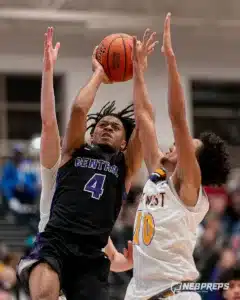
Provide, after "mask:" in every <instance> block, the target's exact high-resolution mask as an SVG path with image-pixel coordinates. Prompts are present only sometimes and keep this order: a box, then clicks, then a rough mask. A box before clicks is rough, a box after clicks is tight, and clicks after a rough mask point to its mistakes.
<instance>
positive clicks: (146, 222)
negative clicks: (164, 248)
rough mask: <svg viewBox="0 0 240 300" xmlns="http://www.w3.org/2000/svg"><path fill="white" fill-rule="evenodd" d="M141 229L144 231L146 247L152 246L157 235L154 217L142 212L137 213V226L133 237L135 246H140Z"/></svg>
mask: <svg viewBox="0 0 240 300" xmlns="http://www.w3.org/2000/svg"><path fill="white" fill-rule="evenodd" d="M140 229H142V240H143V243H144V245H146V246H148V245H150V243H151V241H152V239H153V237H154V234H155V224H154V220H153V216H152V215H151V214H150V213H143V212H142V211H138V212H137V217H136V226H135V231H134V235H133V243H134V245H139V234H140Z"/></svg>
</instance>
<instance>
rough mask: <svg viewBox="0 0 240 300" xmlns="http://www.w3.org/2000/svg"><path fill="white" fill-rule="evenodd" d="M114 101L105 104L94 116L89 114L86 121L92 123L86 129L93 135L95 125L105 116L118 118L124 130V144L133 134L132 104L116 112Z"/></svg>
mask: <svg viewBox="0 0 240 300" xmlns="http://www.w3.org/2000/svg"><path fill="white" fill-rule="evenodd" d="M115 103H116V102H115V101H112V102H108V103H107V104H105V105H104V106H103V107H102V109H101V110H100V111H99V112H98V113H95V114H89V115H88V119H87V121H88V122H89V121H93V122H92V123H91V124H90V125H89V126H88V128H87V130H88V129H90V134H93V132H94V129H95V127H96V125H97V123H98V122H99V121H100V120H101V119H102V118H104V117H106V116H113V117H116V118H118V119H119V120H120V121H121V122H122V124H123V127H124V129H125V133H126V142H127V143H128V141H129V139H130V136H131V134H132V132H133V129H134V128H135V120H134V118H133V116H134V111H133V104H130V105H128V106H127V107H125V108H124V109H123V110H121V111H119V112H116V106H115Z"/></svg>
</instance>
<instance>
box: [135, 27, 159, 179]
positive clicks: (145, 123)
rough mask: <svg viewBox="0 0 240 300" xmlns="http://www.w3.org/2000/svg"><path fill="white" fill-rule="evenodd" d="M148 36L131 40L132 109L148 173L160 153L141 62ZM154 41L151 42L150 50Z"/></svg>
mask: <svg viewBox="0 0 240 300" xmlns="http://www.w3.org/2000/svg"><path fill="white" fill-rule="evenodd" d="M152 36H153V34H152V35H151V36H150V38H149V37H148V36H147V32H145V34H144V38H143V43H142V45H139V44H138V43H137V41H136V39H135V38H134V41H133V69H134V77H133V82H134V83H133V85H134V86H133V98H134V110H135V118H136V124H137V128H138V130H139V137H140V140H141V145H142V149H143V154H144V160H145V163H146V166H147V169H148V172H149V173H152V172H153V171H154V170H155V169H156V168H157V167H159V166H160V160H161V157H162V153H161V151H160V149H159V147H158V141H157V135H156V130H155V124H154V114H153V107H152V104H151V102H150V100H149V97H148V92H147V87H146V84H145V80H144V72H143V71H144V69H143V65H142V63H141V56H142V55H143V54H142V52H144V51H145V52H146V51H148V46H149V42H148V41H149V40H151V39H153V37H152ZM155 44H156V43H153V47H152V50H153V49H154V46H155Z"/></svg>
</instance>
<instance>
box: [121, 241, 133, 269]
mask: <svg viewBox="0 0 240 300" xmlns="http://www.w3.org/2000/svg"><path fill="white" fill-rule="evenodd" d="M123 255H124V257H125V258H126V259H127V261H128V263H129V264H130V265H132V264H133V245H132V242H131V241H128V248H127V249H126V248H124V249H123Z"/></svg>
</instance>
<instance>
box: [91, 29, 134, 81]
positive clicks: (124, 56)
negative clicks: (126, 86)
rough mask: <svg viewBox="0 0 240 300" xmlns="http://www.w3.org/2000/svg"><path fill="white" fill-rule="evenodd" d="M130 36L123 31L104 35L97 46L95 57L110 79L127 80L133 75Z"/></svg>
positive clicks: (131, 41) (131, 40)
mask: <svg viewBox="0 0 240 300" xmlns="http://www.w3.org/2000/svg"><path fill="white" fill-rule="evenodd" d="M132 45H133V39H132V36H130V35H128V34H124V33H116V34H111V35H109V36H107V37H105V39H104V40H102V42H101V43H100V45H99V46H98V48H97V52H96V58H97V60H98V61H99V62H100V64H101V65H102V66H103V68H104V71H105V73H106V75H107V76H108V78H109V79H110V81H113V82H121V81H127V80H129V79H131V78H132V76H133V66H132Z"/></svg>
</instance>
